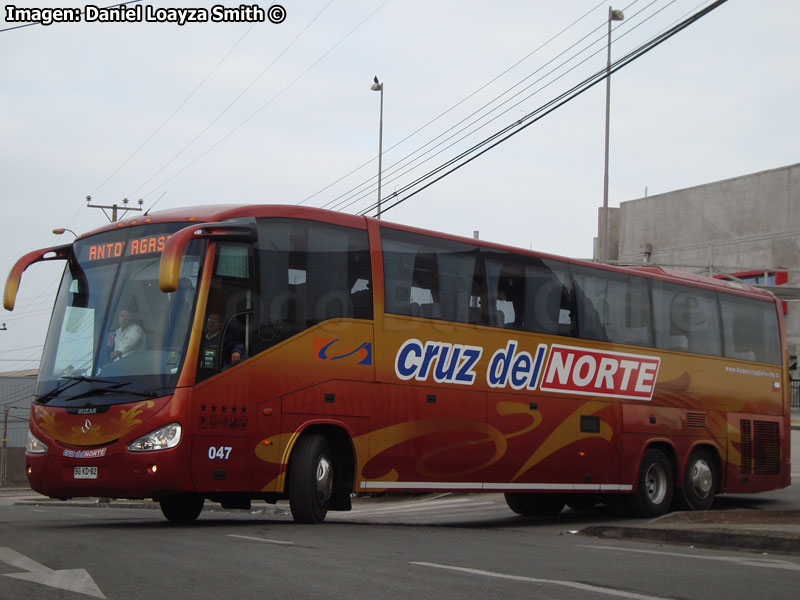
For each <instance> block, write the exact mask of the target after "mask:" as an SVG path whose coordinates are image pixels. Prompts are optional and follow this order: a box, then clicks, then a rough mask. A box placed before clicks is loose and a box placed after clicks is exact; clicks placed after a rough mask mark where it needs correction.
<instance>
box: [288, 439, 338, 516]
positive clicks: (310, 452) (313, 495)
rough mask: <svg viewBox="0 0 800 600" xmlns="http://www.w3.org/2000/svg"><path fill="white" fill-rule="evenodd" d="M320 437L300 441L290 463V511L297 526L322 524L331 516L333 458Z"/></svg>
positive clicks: (328, 447) (326, 444) (326, 443)
mask: <svg viewBox="0 0 800 600" xmlns="http://www.w3.org/2000/svg"><path fill="white" fill-rule="evenodd" d="M331 456H332V455H331V450H330V446H328V442H327V441H326V440H325V438H324V437H322V436H321V435H315V434H313V435H304V436H302V437H301V438H300V439H299V440H298V441H297V446H296V447H295V449H294V452H293V453H292V459H291V461H290V463H289V508H290V509H291V511H292V517H293V518H294V520H295V522H297V523H320V522H322V521H323V520H324V519H325V515H327V514H328V506H329V505H330V500H331V494H332V492H333V459H332V458H331Z"/></svg>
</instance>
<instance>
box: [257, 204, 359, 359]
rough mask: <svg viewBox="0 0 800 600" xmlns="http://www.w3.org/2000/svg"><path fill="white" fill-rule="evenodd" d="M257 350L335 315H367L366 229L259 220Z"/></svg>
mask: <svg viewBox="0 0 800 600" xmlns="http://www.w3.org/2000/svg"><path fill="white" fill-rule="evenodd" d="M258 227H259V242H258V249H257V261H256V264H257V267H256V268H257V273H258V279H259V286H258V289H259V296H260V297H259V298H258V302H256V303H255V307H254V309H255V314H254V319H255V330H256V331H255V335H254V340H253V343H254V345H255V346H256V347H257V348H258V349H264V348H267V347H269V346H272V345H273V344H276V343H278V342H280V341H282V340H284V339H286V338H288V337H290V336H292V335H294V334H296V333H299V332H300V331H303V330H304V329H306V328H308V327H311V326H313V325H315V324H317V323H320V322H322V321H324V320H326V319H334V318H343V317H344V318H355V319H371V318H372V286H371V278H372V276H371V269H370V261H369V242H368V240H367V232H366V231H363V230H359V229H351V228H348V227H339V226H335V225H329V224H326V223H317V222H314V221H301V220H292V219H263V220H260V221H259V224H258Z"/></svg>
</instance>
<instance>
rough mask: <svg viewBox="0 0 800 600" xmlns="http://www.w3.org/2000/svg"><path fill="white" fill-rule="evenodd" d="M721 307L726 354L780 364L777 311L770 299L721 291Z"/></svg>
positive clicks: (743, 358) (732, 356)
mask: <svg viewBox="0 0 800 600" xmlns="http://www.w3.org/2000/svg"><path fill="white" fill-rule="evenodd" d="M720 307H721V309H722V322H723V333H724V336H723V339H724V340H725V356H727V357H728V358H736V359H739V360H749V361H758V362H765V363H772V364H780V362H781V344H780V336H779V333H778V315H777V312H776V309H775V305H774V304H773V303H772V302H765V301H763V300H754V299H752V298H744V297H742V296H733V295H730V294H720Z"/></svg>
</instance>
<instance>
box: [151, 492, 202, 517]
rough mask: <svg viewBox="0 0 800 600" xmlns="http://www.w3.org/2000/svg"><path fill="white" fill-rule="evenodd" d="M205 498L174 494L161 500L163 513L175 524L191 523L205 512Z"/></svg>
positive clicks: (194, 495)
mask: <svg viewBox="0 0 800 600" xmlns="http://www.w3.org/2000/svg"><path fill="white" fill-rule="evenodd" d="M204 502H205V498H203V496H200V495H198V494H174V495H172V496H164V497H163V498H159V500H158V503H159V504H160V505H161V512H162V513H164V516H165V517H166V518H167V520H169V521H172V522H173V523H191V522H192V521H194V520H196V519H197V517H199V516H200V513H201V512H202V511H203V503H204Z"/></svg>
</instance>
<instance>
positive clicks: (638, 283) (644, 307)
mask: <svg viewBox="0 0 800 600" xmlns="http://www.w3.org/2000/svg"><path fill="white" fill-rule="evenodd" d="M572 277H573V281H574V285H575V299H576V308H577V312H578V335H579V337H582V338H585V339H590V340H602V341H610V342H614V343H617V344H634V345H637V346H652V344H653V336H652V329H651V324H650V294H649V285H648V280H647V279H645V278H643V277H632V276H629V275H626V274H622V273H614V272H612V271H605V270H600V269H588V268H584V267H573V271H572Z"/></svg>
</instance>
